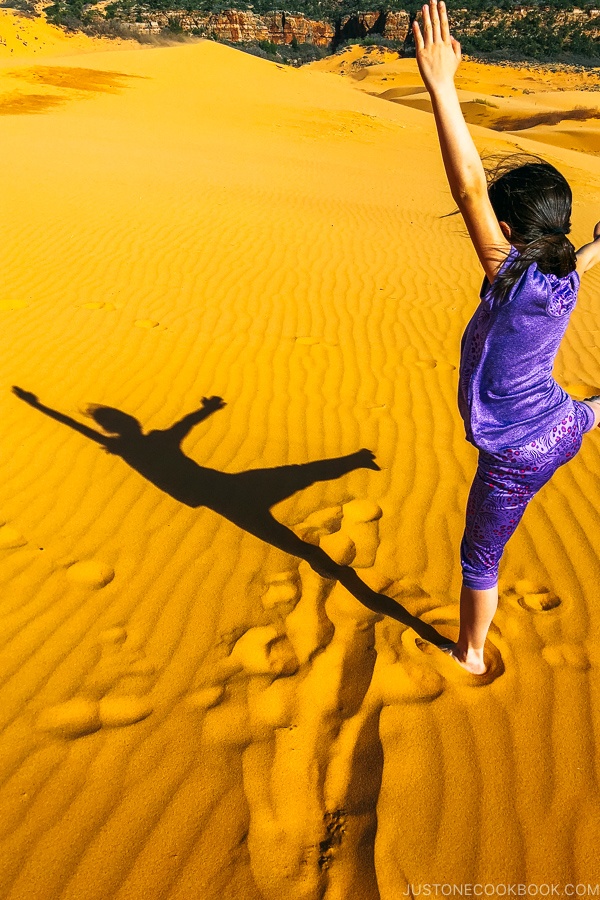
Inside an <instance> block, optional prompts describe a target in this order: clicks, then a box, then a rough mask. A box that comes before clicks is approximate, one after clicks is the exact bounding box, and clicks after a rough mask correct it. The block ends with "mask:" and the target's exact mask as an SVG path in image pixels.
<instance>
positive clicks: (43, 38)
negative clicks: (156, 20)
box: [0, 9, 135, 60]
mask: <svg viewBox="0 0 600 900" xmlns="http://www.w3.org/2000/svg"><path fill="white" fill-rule="evenodd" d="M134 46H135V42H134V41H125V40H120V39H119V40H108V39H106V38H91V37H88V36H87V35H85V34H78V33H75V32H71V33H68V32H67V31H65V30H64V29H62V28H58V27H57V26H55V25H50V23H49V22H47V21H46V19H45V18H44V17H43V16H33V15H30V14H27V15H24V14H21V13H16V12H14V11H13V10H9V9H0V60H3V59H29V58H30V57H32V56H33V57H37V56H57V55H58V54H59V53H60V54H61V55H66V54H69V55H71V54H74V53H93V52H97V51H98V50H106V49H107V48H110V49H114V48H115V47H123V48H126V47H129V48H131V47H134Z"/></svg>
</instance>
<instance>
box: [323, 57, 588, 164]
mask: <svg viewBox="0 0 600 900" xmlns="http://www.w3.org/2000/svg"><path fill="white" fill-rule="evenodd" d="M310 68H311V69H314V70H316V71H324V72H330V73H332V74H337V75H342V76H344V77H346V79H347V80H348V81H349V83H350V84H352V85H353V87H356V88H357V89H358V90H361V91H365V92H367V93H370V94H373V95H374V96H376V97H380V98H381V99H383V100H390V101H392V102H394V103H401V104H403V105H405V106H410V107H412V108H413V109H422V110H425V111H427V112H431V101H430V99H429V95H428V93H427V91H426V90H425V87H424V85H423V82H422V80H421V78H420V76H419V73H418V71H417V68H416V66H415V62H414V60H412V59H399V58H398V56H397V54H394V53H393V52H391V51H390V50H385V49H383V48H380V47H376V46H374V47H367V48H365V47H360V46H353V47H348V48H347V49H345V50H343V51H340V52H339V53H337V54H335V55H333V56H330V57H327V58H326V59H323V60H319V61H318V62H315V63H311V65H310ZM599 75H600V71H599V70H598V69H587V70H586V69H583V70H577V69H575V68H574V67H573V68H571V69H569V68H565V69H562V70H558V71H554V70H553V69H552V67H543V66H537V67H534V66H532V67H531V68H524V69H518V68H515V67H514V66H509V65H504V64H503V65H495V66H491V65H487V66H486V65H483V64H482V63H478V62H475V61H474V60H464V61H463V63H462V65H461V68H460V70H459V72H458V73H457V78H456V84H457V87H458V89H459V90H458V94H459V98H460V101H461V106H462V110H463V113H464V116H465V119H466V120H467V122H469V123H470V124H471V125H483V126H484V127H486V128H492V129H494V130H496V131H512V132H518V133H519V135H520V136H522V137H527V138H529V139H532V140H535V141H542V142H544V143H548V144H554V145H556V146H559V147H565V148H566V149H568V150H578V151H582V152H584V153H591V154H594V155H595V154H598V153H599V152H600V93H599V91H600V78H599Z"/></svg>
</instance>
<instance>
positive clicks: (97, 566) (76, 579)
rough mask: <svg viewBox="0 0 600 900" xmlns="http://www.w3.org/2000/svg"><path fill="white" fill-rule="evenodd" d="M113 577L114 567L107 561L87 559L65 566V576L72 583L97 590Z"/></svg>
mask: <svg viewBox="0 0 600 900" xmlns="http://www.w3.org/2000/svg"><path fill="white" fill-rule="evenodd" d="M114 577H115V572H114V569H112V568H111V567H110V566H109V565H108V564H107V563H103V562H100V561H99V560H96V559H87V560H82V561H80V562H75V563H72V564H71V565H70V566H68V567H67V578H68V579H69V581H72V582H73V583H74V584H83V585H86V586H87V587H91V588H94V589H95V590H99V589H100V588H103V587H106V585H107V584H110V582H111V581H112V580H113V578H114Z"/></svg>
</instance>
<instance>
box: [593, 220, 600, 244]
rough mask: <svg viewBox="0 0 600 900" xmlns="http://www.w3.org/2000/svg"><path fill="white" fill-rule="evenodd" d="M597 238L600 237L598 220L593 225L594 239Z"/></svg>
mask: <svg viewBox="0 0 600 900" xmlns="http://www.w3.org/2000/svg"><path fill="white" fill-rule="evenodd" d="M598 238H600V222H596V224H595V225H594V240H595V241H597V240H598Z"/></svg>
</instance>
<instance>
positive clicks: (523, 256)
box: [492, 231, 577, 303]
mask: <svg viewBox="0 0 600 900" xmlns="http://www.w3.org/2000/svg"><path fill="white" fill-rule="evenodd" d="M532 263H537V267H538V269H539V270H540V272H543V274H544V275H556V277H557V278H564V277H565V276H566V275H569V274H570V273H571V272H574V271H575V268H576V266H577V258H576V256H575V247H574V246H573V244H572V243H571V241H570V240H569V238H568V237H567V235H566V234H565V232H564V231H556V232H555V233H554V234H546V235H543V236H542V237H541V238H538V239H537V240H534V241H531V242H530V243H529V244H527V245H526V246H525V247H524V249H523V250H521V252H520V253H519V255H518V256H515V258H514V259H513V260H512V261H511V262H510V263H509V264H508V266H506V268H504V269H503V270H502V271H501V272H499V273H498V275H496V277H495V278H494V283H493V285H492V296H493V297H494V299H495V300H496V302H497V303H503V302H504V301H505V300H506V299H507V297H508V296H509V294H510V292H511V290H512V289H513V287H514V286H515V285H516V283H517V282H518V281H519V279H520V278H521V276H522V275H523V273H524V272H526V271H527V269H528V268H529V266H530V265H531V264H532Z"/></svg>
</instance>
